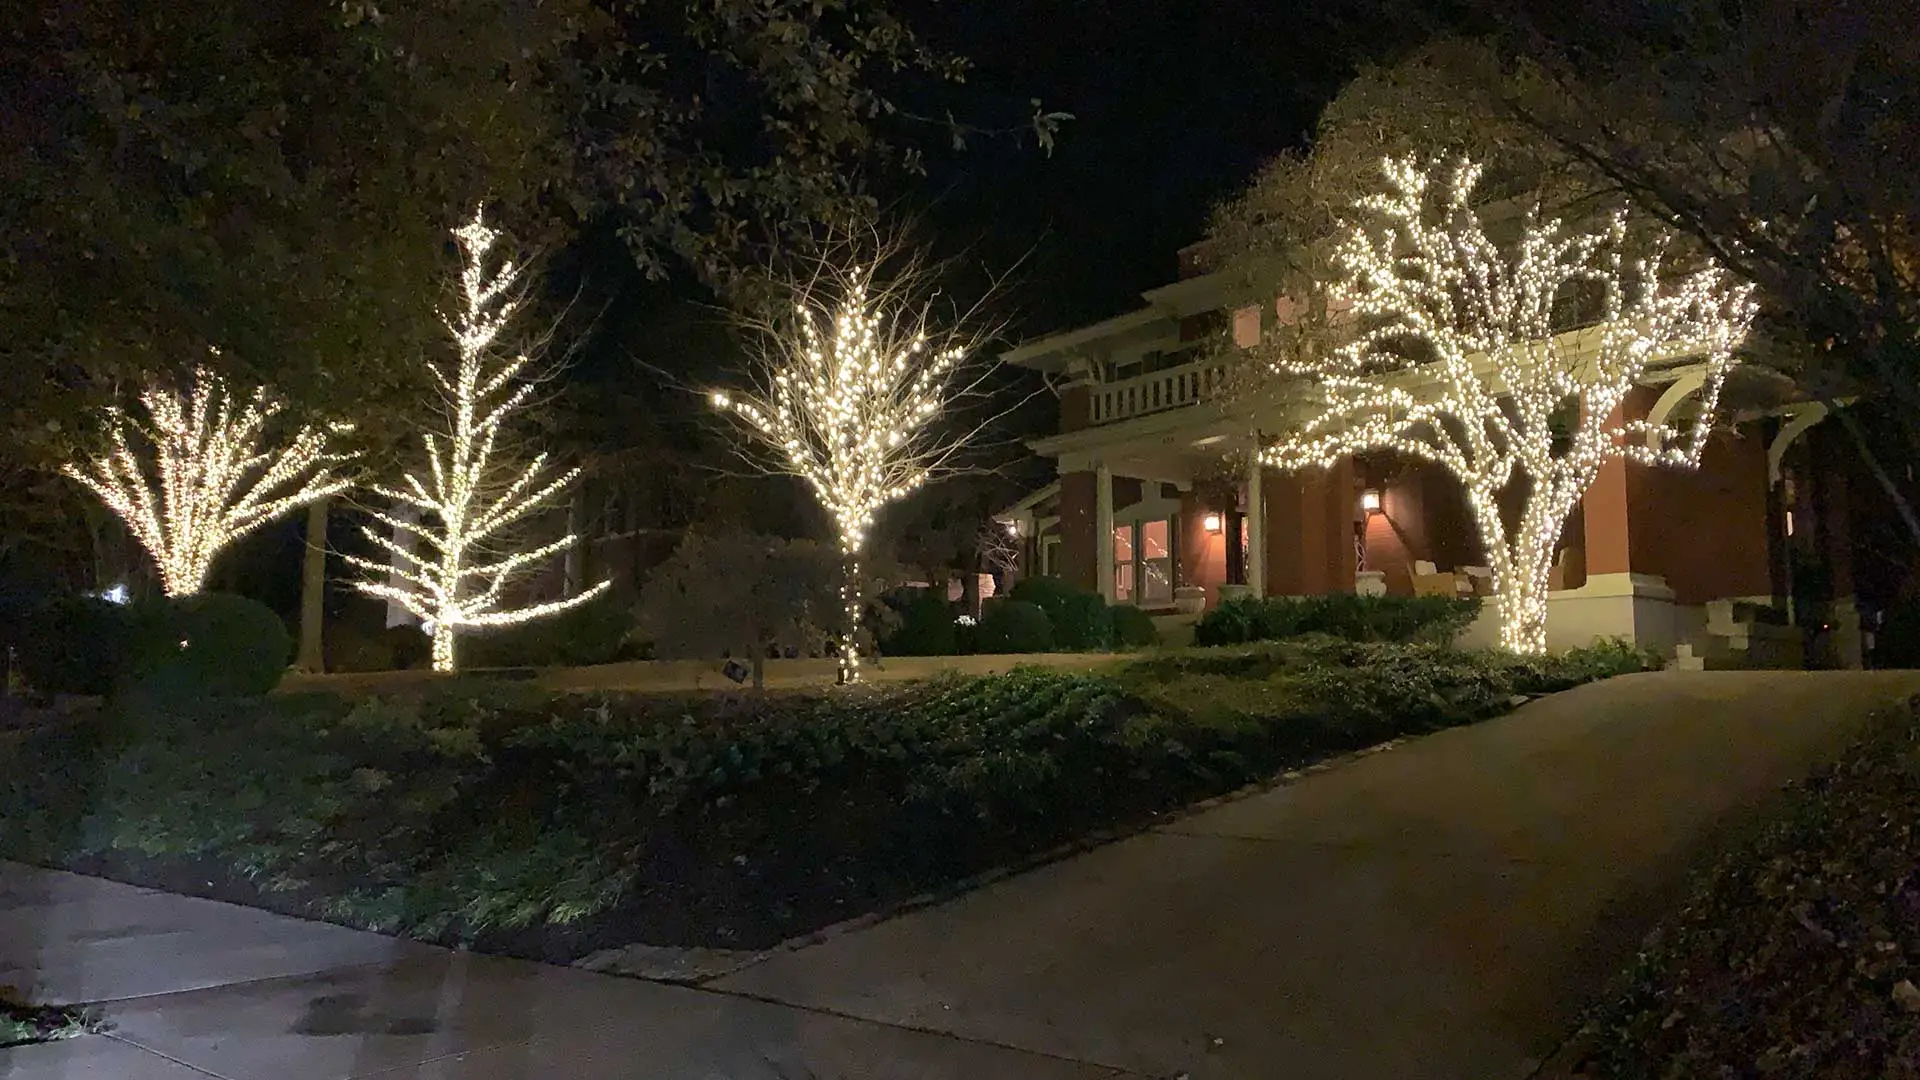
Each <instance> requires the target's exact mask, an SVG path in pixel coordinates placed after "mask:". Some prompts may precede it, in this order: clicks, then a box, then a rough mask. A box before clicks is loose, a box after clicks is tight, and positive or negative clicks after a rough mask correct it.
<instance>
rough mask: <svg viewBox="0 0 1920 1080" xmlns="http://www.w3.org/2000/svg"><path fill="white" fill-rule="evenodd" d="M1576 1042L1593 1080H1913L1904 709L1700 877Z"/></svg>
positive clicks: (1916, 770) (1913, 812)
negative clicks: (1671, 1079) (1691, 1079)
mask: <svg viewBox="0 0 1920 1080" xmlns="http://www.w3.org/2000/svg"><path fill="white" fill-rule="evenodd" d="M1581 1041H1582V1043H1583V1044H1584V1047H1585V1056H1586V1060H1585V1062H1584V1064H1583V1068H1584V1071H1583V1072H1582V1074H1581V1075H1583V1076H1592V1077H1618V1078H1621V1080H1625V1078H1627V1077H1647V1076H1654V1077H1667V1076H1703V1077H1706V1076H1728V1077H1736V1076H1737V1077H1748V1076H1754V1077H1777V1078H1781V1080H1800V1078H1815V1077H1819V1078H1829V1077H1830V1078H1834V1080H1838V1078H1841V1077H1869V1076H1871V1077H1882V1078H1886V1080H1914V1078H1916V1077H1920V720H1917V719H1916V716H1915V713H1914V711H1913V709H1912V707H1908V708H1903V709H1899V710H1895V711H1893V712H1891V713H1889V714H1886V715H1883V716H1882V717H1880V718H1879V719H1878V720H1877V722H1876V723H1875V725H1874V727H1873V728H1872V729H1871V730H1870V731H1869V733H1868V734H1867V736H1866V737H1865V739H1864V740H1863V741H1861V742H1860V743H1859V744H1857V745H1856V746H1855V747H1854V748H1853V749H1852V750H1851V751H1849V752H1848V753H1847V754H1846V755H1845V756H1844V757H1843V759H1842V760H1841V761H1840V762H1839V764H1837V765H1836V766H1834V767H1832V768H1830V769H1827V770H1825V771H1823V772H1821V773H1819V774H1817V775H1815V776H1814V777H1813V778H1811V779H1810V780H1808V781H1807V782H1805V783H1803V784H1801V785H1798V786H1797V787H1796V789H1794V790H1792V791H1791V792H1790V793H1789V794H1788V796H1787V797H1786V799H1785V801H1784V803H1783V804H1782V805H1781V806H1779V807H1778V808H1777V810H1776V812H1775V814H1774V815H1773V816H1772V817H1770V819H1769V820H1768V822H1767V824H1766V825H1765V826H1764V827H1763V828H1761V829H1759V830H1757V831H1756V832H1755V833H1754V834H1753V835H1751V836H1750V837H1749V838H1748V839H1747V840H1746V841H1745V842H1743V843H1740V844H1737V845H1735V846H1734V847H1733V848H1732V849H1731V850H1729V851H1727V852H1726V853H1724V854H1723V855H1722V856H1721V857H1720V858H1719V859H1718V861H1717V862H1716V863H1715V864H1714V865H1712V866H1711V867H1710V868H1708V869H1707V870H1706V871H1704V872H1703V873H1702V874H1700V875H1699V876H1698V878H1697V879H1696V881H1695V883H1694V886H1693V888H1692V891H1691V896H1690V898H1689V899H1688V900H1687V902H1686V903H1685V905H1684V906H1683V907H1681V908H1680V909H1679V910H1678V911H1677V912H1676V913H1675V914H1674V916H1673V917H1672V918H1671V919H1670V920H1669V921H1668V922H1667V924H1666V925H1664V926H1663V927H1661V928H1660V929H1659V930H1657V931H1655V933H1654V934H1653V935H1652V936H1651V937H1650V938H1649V939H1648V940H1647V942H1646V943H1645V945H1644V946H1643V948H1642V951H1641V953H1640V957H1639V959H1638V961H1637V962H1636V964H1635V966H1634V968H1633V969H1632V970H1631V971H1630V972H1629V973H1628V974H1627V976H1626V979H1625V984H1624V988H1623V989H1622V990H1621V992H1620V993H1618V994H1617V995H1616V996H1614V997H1613V998H1612V999H1611V1000H1608V1001H1607V1002H1605V1003H1604V1004H1603V1005H1601V1006H1600V1007H1599V1008H1598V1009H1596V1010H1595V1011H1594V1012H1593V1014H1592V1015H1591V1016H1590V1017H1589V1022H1588V1024H1587V1025H1586V1027H1585V1029H1584V1030H1583V1031H1582V1033H1581Z"/></svg>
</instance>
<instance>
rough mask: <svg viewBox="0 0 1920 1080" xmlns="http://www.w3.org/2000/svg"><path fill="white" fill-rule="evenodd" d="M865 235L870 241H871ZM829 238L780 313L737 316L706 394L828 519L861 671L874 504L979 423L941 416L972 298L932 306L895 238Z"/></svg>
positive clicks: (850, 676) (850, 660) (963, 373)
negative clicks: (733, 373)
mask: <svg viewBox="0 0 1920 1080" xmlns="http://www.w3.org/2000/svg"><path fill="white" fill-rule="evenodd" d="M874 247H877V249H878V250H872V248H874ZM859 248H860V245H858V244H857V243H855V242H853V241H851V240H847V239H842V240H840V241H838V242H836V243H834V244H832V245H829V246H828V247H827V248H826V253H825V254H823V255H821V256H819V257H817V258H815V259H813V260H811V261H810V263H809V268H810V270H809V272H808V273H806V274H804V275H798V276H796V277H794V278H792V279H789V281H788V282H787V283H786V285H785V287H784V288H783V289H782V290H781V291H782V293H783V294H784V296H785V299H786V301H787V303H786V305H785V313H784V314H776V315H774V316H772V317H769V318H767V319H764V320H761V321H757V322H753V323H750V324H749V327H748V329H749V331H750V336H751V338H752V343H751V346H750V364H751V378H752V380H753V383H754V388H753V389H751V390H749V391H744V392H728V391H716V392H715V393H714V394H713V395H712V401H713V405H714V406H715V407H716V408H718V409H720V410H721V411H723V412H725V413H727V414H728V415H730V416H731V417H733V418H734V419H735V420H736V421H738V426H739V428H740V430H741V431H742V432H744V433H745V434H746V435H747V437H748V439H749V440H750V442H751V445H752V447H753V448H754V449H756V450H758V451H760V453H758V454H751V455H749V457H750V460H752V461H754V463H755V464H756V465H757V466H758V467H760V468H761V469H763V470H764V471H767V472H772V473H780V474H787V475H792V476H797V477H799V478H801V479H802V480H804V481H806V483H807V486H808V487H809V488H810V489H811V490H812V492H813V494H814V497H815V498H816V499H817V500H818V501H819V503H820V506H821V508H822V509H824V510H825V511H826V512H827V515H828V517H829V518H830V519H831V520H832V523H833V528H834V533H835V537H836V539H837V540H838V542H839V548H840V554H841V559H842V563H843V570H844V575H843V584H842V587H841V600H842V626H841V631H840V640H839V653H840V676H841V679H842V681H844V682H856V681H858V680H859V677H860V648H861V644H860V642H861V614H862V612H863V611H864V610H865V604H866V599H867V598H866V596H865V591H866V588H865V585H864V584H863V575H862V570H861V560H862V558H863V557H864V556H865V554H866V549H867V540H868V536H869V534H870V533H871V531H872V529H873V524H874V517H875V515H876V514H877V513H878V512H879V511H880V509H881V508H882V507H884V506H887V505H888V504H890V503H893V502H897V501H898V500H900V499H901V498H904V497H905V496H906V495H908V494H909V493H911V492H912V491H914V490H915V489H917V488H919V487H921V486H923V485H924V484H926V483H927V482H928V481H929V480H930V479H932V478H934V477H936V476H938V475H940V474H941V473H942V472H944V471H947V470H948V468H949V467H950V465H951V464H952V462H953V461H954V460H955V457H956V455H957V454H959V453H960V452H961V451H962V450H963V449H964V448H965V447H967V445H968V444H969V443H970V442H971V441H972V440H973V438H974V436H975V435H977V434H978V433H979V431H980V430H981V428H982V427H984V426H985V424H984V423H980V424H975V425H972V426H971V427H967V426H964V425H961V426H956V425H955V424H954V423H953V420H954V416H953V413H954V412H955V406H956V403H957V402H959V401H960V400H961V399H963V398H968V397H971V396H973V395H975V394H976V393H977V392H978V391H979V389H980V387H981V385H982V382H983V380H984V379H985V377H986V376H985V371H984V370H983V369H970V368H969V367H968V365H967V364H966V359H967V357H968V356H969V355H970V354H971V353H972V352H973V351H974V347H975V345H976V344H977V342H978V340H979V339H978V337H977V336H975V335H973V334H967V333H964V332H962V331H961V330H959V329H958V327H960V326H962V325H964V324H966V323H967V322H969V321H970V319H971V316H972V314H973V313H972V312H965V313H957V314H956V316H955V317H954V318H953V319H951V320H950V321H949V320H942V319H939V318H937V317H936V311H935V306H934V303H933V301H932V300H931V299H930V298H929V293H928V290H927V283H928V278H929V276H930V275H929V272H928V270H927V268H926V266H925V265H924V264H923V263H922V262H920V261H919V260H917V259H916V258H914V257H913V255H912V254H911V253H910V252H907V251H905V250H903V248H902V247H901V245H899V244H895V243H884V242H883V243H881V244H878V245H870V246H869V250H867V251H866V252H865V253H864V254H865V255H866V256H867V257H865V258H860V257H856V256H855V255H854V254H851V253H853V252H856V251H858V250H859Z"/></svg>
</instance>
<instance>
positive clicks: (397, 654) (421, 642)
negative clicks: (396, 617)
mask: <svg viewBox="0 0 1920 1080" xmlns="http://www.w3.org/2000/svg"><path fill="white" fill-rule="evenodd" d="M380 639H381V640H382V641H383V642H385V643H386V646H387V664H388V666H389V667H390V668H391V669H392V670H394V671H418V670H420V669H423V668H426V667H428V666H429V665H431V664H432V663H433V639H432V638H431V637H428V636H427V634H426V632H425V631H423V630H421V629H420V628H419V627H418V626H414V625H411V624H408V625H406V626H387V627H382V628H381V630H380Z"/></svg>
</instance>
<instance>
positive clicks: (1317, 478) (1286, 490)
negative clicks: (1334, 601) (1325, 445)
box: [1263, 461, 1355, 596]
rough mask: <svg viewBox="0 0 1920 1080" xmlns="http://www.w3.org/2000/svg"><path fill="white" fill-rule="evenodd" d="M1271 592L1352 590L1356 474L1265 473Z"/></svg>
mask: <svg viewBox="0 0 1920 1080" xmlns="http://www.w3.org/2000/svg"><path fill="white" fill-rule="evenodd" d="M1263 492H1264V499H1265V503H1266V512H1267V581H1266V588H1267V595H1269V596H1310V595H1316V594H1320V593H1329V592H1345V591H1350V590H1351V589H1352V588H1353V574H1354V569H1355V566H1354V562H1355V558H1354V547H1353V513H1354V472H1353V463H1352V462H1351V461H1343V462H1341V463H1340V464H1338V465H1335V466H1333V467H1331V468H1327V469H1308V470H1301V471H1298V472H1292V473H1274V472H1269V473H1267V474H1266V481H1265V486H1264V488H1263Z"/></svg>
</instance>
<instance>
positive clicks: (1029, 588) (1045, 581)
mask: <svg viewBox="0 0 1920 1080" xmlns="http://www.w3.org/2000/svg"><path fill="white" fill-rule="evenodd" d="M1009 595H1010V596H1011V597H1012V598H1013V599H1015V600H1019V601H1023V602H1025V603H1029V604H1034V605H1036V606H1038V607H1039V608H1040V610H1042V611H1045V612H1046V613H1047V619H1048V621H1050V622H1051V623H1052V624H1053V645H1054V647H1055V648H1058V649H1104V648H1107V647H1108V646H1109V645H1111V644H1112V643H1113V624H1112V622H1111V621H1110V616H1109V615H1108V614H1107V602H1106V600H1105V599H1103V598H1102V597H1101V596H1100V595H1099V594H1098V593H1090V592H1082V591H1081V590H1079V589H1076V588H1074V587H1073V586H1072V585H1069V584H1067V583H1066V582H1065V581H1062V580H1061V579H1059V578H1056V577H1030V578H1022V579H1020V580H1019V581H1016V582H1014V583H1013V591H1012V592H1011V593H1010V594H1009Z"/></svg>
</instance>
